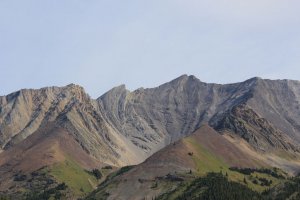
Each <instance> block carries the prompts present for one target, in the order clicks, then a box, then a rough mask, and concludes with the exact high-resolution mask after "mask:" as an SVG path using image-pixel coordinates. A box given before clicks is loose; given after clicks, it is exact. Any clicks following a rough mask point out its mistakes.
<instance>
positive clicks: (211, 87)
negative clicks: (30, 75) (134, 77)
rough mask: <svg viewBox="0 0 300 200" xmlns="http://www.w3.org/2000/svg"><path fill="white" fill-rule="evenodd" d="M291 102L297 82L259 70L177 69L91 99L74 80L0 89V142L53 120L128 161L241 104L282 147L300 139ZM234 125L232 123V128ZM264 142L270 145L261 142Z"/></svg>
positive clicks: (108, 156) (111, 158)
mask: <svg viewBox="0 0 300 200" xmlns="http://www.w3.org/2000/svg"><path fill="white" fill-rule="evenodd" d="M299 102H300V82H298V81H287V80H283V81H271V80H262V79H259V78H253V79H250V80H247V81H245V82H241V83H235V84H226V85H220V84H208V83H203V82H201V81H200V80H198V79H197V78H196V77H194V76H187V75H184V76H181V77H179V78H177V79H175V80H173V81H171V82H169V83H166V84H163V85H161V86H159V87H156V88H152V89H143V88H141V89H138V90H136V91H133V92H130V91H128V90H126V88H125V86H124V85H122V86H119V87H116V88H113V89H112V90H110V91H108V92H107V93H105V94H104V95H102V96H101V97H99V98H98V99H96V100H94V99H91V98H90V97H89V96H88V95H87V94H86V93H85V92H84V90H83V88H81V87H80V86H76V85H68V86H66V87H61V88H59V87H49V88H42V89H40V90H20V91H18V92H15V93H12V94H10V95H7V96H4V97H0V145H1V147H2V149H7V148H9V147H11V146H13V145H14V144H16V143H18V142H20V141H22V140H23V139H25V138H26V137H28V136H29V135H31V134H32V133H34V132H35V131H36V130H38V129H39V128H41V127H43V126H44V125H45V124H47V123H48V122H55V123H56V124H57V125H59V126H61V127H64V128H66V129H67V130H68V131H69V132H70V133H72V135H73V136H74V137H75V138H76V140H77V141H78V142H79V143H80V144H81V146H82V147H83V148H84V149H85V150H86V151H87V152H89V153H90V154H91V155H93V156H94V157H96V158H98V159H99V160H101V161H102V162H105V163H108V164H113V165H117V166H122V165H128V164H136V163H139V162H142V161H143V160H144V159H146V158H147V157H149V156H150V155H151V154H153V153H154V152H156V151H158V150H159V149H161V148H163V147H165V146H166V145H167V144H170V143H171V142H174V141H177V140H178V139H180V138H182V137H184V136H187V135H189V134H191V133H192V132H194V131H195V130H197V129H198V128H199V127H200V126H201V125H203V124H206V123H209V124H210V125H211V126H213V127H216V128H217V127H220V126H221V125H220V122H222V120H223V122H224V119H225V118H226V117H227V121H226V122H227V123H223V125H224V126H225V125H226V128H230V127H234V123H233V122H234V120H232V116H233V115H231V118H228V115H229V114H230V113H232V112H231V111H232V109H233V108H234V107H237V106H239V105H246V106H247V108H249V109H251V110H253V112H254V113H256V114H255V115H249V116H247V117H248V118H247V120H248V121H249V122H250V121H251V120H252V119H249V117H250V118H251V116H252V117H254V118H255V119H253V120H254V121H255V120H256V121H257V120H258V121H260V120H259V119H261V120H265V121H266V122H264V123H265V124H271V125H270V126H272V128H273V129H274V131H269V130H270V129H268V131H266V132H264V136H263V137H264V138H266V137H267V136H266V135H269V136H270V137H269V138H272V140H271V141H269V140H264V144H265V145H266V147H268V148H269V147H270V148H271V147H272V148H283V149H288V150H290V149H295V148H294V146H295V145H297V144H292V143H293V142H291V141H292V140H294V141H296V142H295V143H298V142H299V141H300V108H299V107H300V103H299ZM229 119H231V120H229ZM247 120H246V121H247ZM253 120H252V121H253ZM228 123H231V124H228ZM235 125H236V124H235ZM256 125H257V124H256ZM256 128H257V127H256ZM256 128H255V130H256V133H257V131H258V130H259V129H256ZM273 129H272V130H273ZM239 130H240V129H234V128H232V131H233V132H236V133H237V134H239V133H240V132H239ZM258 132H259V131H258ZM246 133H249V131H248V132H244V133H242V134H246ZM279 133H280V135H283V136H284V138H286V139H285V140H284V141H281V139H280V138H279V139H278V137H279V136H278V135H279ZM240 135H241V133H240ZM245 137H248V136H245ZM260 138H262V137H257V139H260ZM267 138H268V137H267ZM274 138H275V139H274ZM277 139H278V141H277ZM275 140H276V142H275ZM279 141H280V142H279ZM286 141H288V142H289V144H286V143H287V142H286ZM272 142H273V143H274V142H275V145H268V143H272ZM281 142H282V143H283V144H281ZM251 144H252V145H253V146H255V145H257V144H258V143H256V144H255V143H251Z"/></svg>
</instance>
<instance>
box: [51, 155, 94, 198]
mask: <svg viewBox="0 0 300 200" xmlns="http://www.w3.org/2000/svg"><path fill="white" fill-rule="evenodd" d="M48 173H49V174H50V175H52V176H54V177H55V179H57V180H58V181H59V182H64V183H66V185H67V186H68V187H69V188H70V189H71V190H72V191H73V192H74V194H75V195H76V196H84V195H86V194H88V193H89V192H91V191H92V190H93V189H95V188H94V187H95V186H96V185H97V180H96V178H95V177H94V176H93V175H91V174H90V173H89V172H87V171H86V170H84V169H83V168H82V167H80V166H79V165H78V164H77V163H76V162H75V161H73V160H72V159H71V158H66V159H65V161H63V162H61V163H57V164H55V165H53V166H52V167H51V168H49V171H48Z"/></svg>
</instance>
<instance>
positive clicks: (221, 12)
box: [0, 0, 300, 98]
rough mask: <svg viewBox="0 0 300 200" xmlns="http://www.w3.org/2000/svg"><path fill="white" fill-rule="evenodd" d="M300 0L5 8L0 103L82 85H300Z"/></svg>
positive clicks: (32, 0) (32, 1)
mask: <svg viewBox="0 0 300 200" xmlns="http://www.w3.org/2000/svg"><path fill="white" fill-rule="evenodd" d="M299 7H300V2H299V1H296V0H287V1H281V0H273V1H271V0H262V1H259V0H253V1H251V2H240V1H238V0H229V1H225V0H217V1H214V2H211V1H196V0H189V1H183V0H173V1H171V0H166V1H156V0H154V1H151V2H148V1H130V2H124V1H107V0H101V1H96V0H91V1H79V0H74V1H47V2H46V1H37V0H29V1H20V0H19V1H18V0H16V1H1V2H0V36H1V37H0V70H1V80H2V84H1V85H2V86H1V88H0V95H7V94H9V93H11V92H14V91H17V90H19V89H22V88H35V89H36V88H41V87H46V86H65V85H68V84H70V83H74V84H78V85H81V86H83V87H84V88H85V90H86V92H87V93H89V94H90V95H91V96H92V97H93V98H96V97H98V96H100V95H102V94H103V93H105V92H106V91H108V90H109V89H111V88H113V87H115V86H118V85H121V84H125V85H126V87H127V88H128V89H129V90H135V89H137V88H139V87H144V88H149V87H156V86H158V85H160V84H163V83H165V82H168V81H170V80H172V79H174V78H177V77H179V76H181V75H182V74H188V75H194V76H196V77H197V78H199V79H200V80H201V81H203V82H209V83H222V84H225V83H234V82H241V81H244V80H246V79H249V78H252V77H256V76H258V77H262V78H265V79H293V80H299V77H300V66H299V63H300V54H299V52H300V26H299V25H300V13H299V12H298V10H299V9H298V8H299Z"/></svg>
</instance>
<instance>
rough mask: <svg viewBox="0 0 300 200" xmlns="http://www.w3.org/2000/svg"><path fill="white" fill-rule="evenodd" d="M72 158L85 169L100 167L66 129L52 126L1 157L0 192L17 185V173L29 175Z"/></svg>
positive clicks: (37, 132) (36, 133)
mask: <svg viewBox="0 0 300 200" xmlns="http://www.w3.org/2000/svg"><path fill="white" fill-rule="evenodd" d="M66 158H71V159H72V160H73V161H75V162H76V163H78V164H79V165H80V166H81V167H83V168H85V169H92V168H97V167H99V164H100V163H99V162H97V161H96V160H95V159H93V158H92V157H91V156H90V155H88V153H87V152H86V151H84V150H83V149H82V147H81V146H80V144H79V143H78V142H77V141H76V140H75V139H74V138H73V137H72V135H70V134H69V133H68V132H67V131H66V130H65V129H62V128H59V127H56V126H55V125H54V124H50V125H48V126H47V127H45V128H43V129H39V130H38V131H36V132H35V133H34V134H32V135H31V136H29V137H28V138H26V139H25V140H23V141H22V142H21V143H19V144H17V145H16V146H14V147H13V148H11V149H9V150H7V151H4V152H2V153H1V154H0V191H3V190H6V189H7V187H9V186H10V185H12V184H15V183H13V181H12V177H13V176H14V175H15V174H17V173H22V174H28V173H31V172H33V171H36V170H38V169H41V168H43V167H46V166H51V165H53V164H55V163H58V162H62V161H64V160H65V159H66Z"/></svg>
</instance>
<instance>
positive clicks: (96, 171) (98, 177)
mask: <svg viewBox="0 0 300 200" xmlns="http://www.w3.org/2000/svg"><path fill="white" fill-rule="evenodd" d="M92 174H93V175H94V176H95V177H96V179H97V180H99V179H101V178H102V173H101V172H100V170H99V169H93V170H92Z"/></svg>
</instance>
